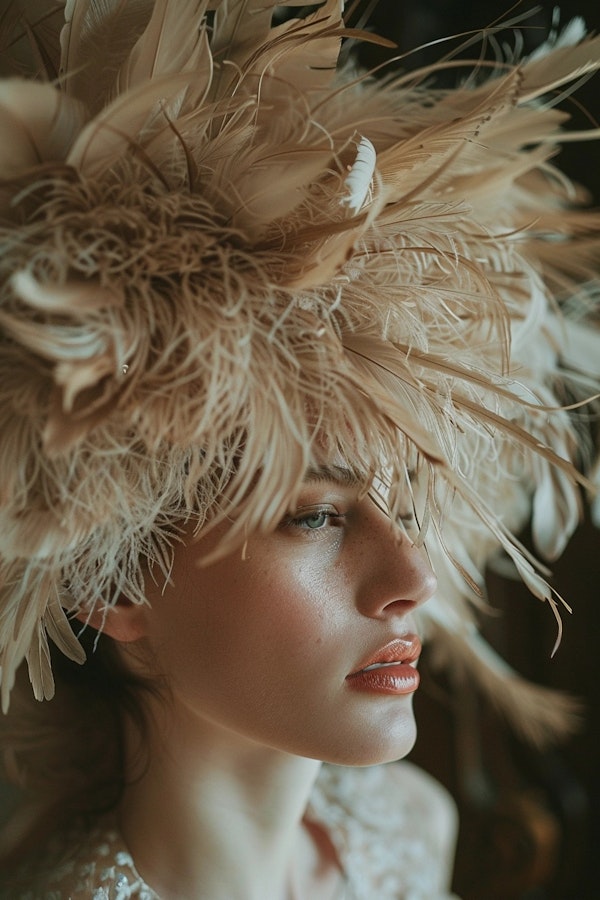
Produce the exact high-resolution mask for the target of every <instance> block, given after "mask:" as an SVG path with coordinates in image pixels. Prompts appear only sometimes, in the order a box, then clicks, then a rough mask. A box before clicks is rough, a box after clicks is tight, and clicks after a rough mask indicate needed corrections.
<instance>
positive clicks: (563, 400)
mask: <svg viewBox="0 0 600 900" xmlns="http://www.w3.org/2000/svg"><path fill="white" fill-rule="evenodd" d="M301 5H302V3H301V2H300V0H294V2H290V3H289V4H288V6H292V7H294V6H301ZM274 9H275V4H274V3H269V2H265V0H222V2H207V0H185V2H179V0H177V2H175V0H156V2H155V3H153V2H150V0H135V2H129V0H128V2H123V0H103V2H99V0H68V2H67V4H66V6H65V24H64V28H63V30H62V35H61V40H60V46H61V53H62V59H61V61H60V65H59V72H60V77H59V79H58V82H57V83H56V84H50V83H36V82H34V81H33V80H32V81H27V80H25V79H15V80H11V79H8V80H5V81H3V82H1V83H0V126H1V127H0V134H1V135H2V138H1V140H0V162H1V164H2V169H3V172H4V173H5V178H4V181H3V183H2V188H1V191H0V217H1V218H0V223H1V228H0V241H1V245H0V327H1V329H2V337H1V338H0V376H1V377H0V469H1V471H2V473H3V483H2V485H1V489H0V557H1V566H0V581H1V591H2V594H1V603H0V659H1V663H2V704H3V707H4V708H5V709H6V708H7V705H8V701H9V693H10V689H11V686H12V684H13V681H14V673H15V670H16V668H17V666H18V665H19V663H20V662H21V660H22V659H23V658H24V657H27V660H28V663H29V669H30V674H31V678H32V681H33V685H34V690H35V693H36V696H38V697H48V696H51V694H52V690H53V688H52V675H51V672H50V669H49V663H48V645H47V635H49V636H50V638H51V639H52V640H53V641H54V642H55V643H57V644H58V645H59V646H60V647H61V649H62V650H63V651H64V652H65V653H67V654H68V655H69V656H71V657H72V658H74V659H80V658H81V651H80V650H79V649H78V645H76V642H74V641H73V639H72V637H71V632H70V629H69V627H68V623H67V619H66V616H65V613H64V612H63V610H65V611H66V613H67V615H68V614H71V613H73V612H76V611H80V610H89V609H91V608H92V607H93V606H94V605H96V604H98V605H106V604H110V603H112V602H114V601H115V599H116V598H117V597H118V596H119V595H120V594H121V593H125V594H126V595H127V596H128V597H130V598H131V599H132V600H133V601H134V602H143V600H144V586H143V578H142V574H141V571H140V562H139V561H140V559H142V558H144V557H146V558H150V560H155V561H156V562H157V563H158V565H159V566H160V567H161V568H162V569H163V570H168V567H169V558H168V546H169V542H170V541H171V539H172V536H173V534H174V533H175V532H176V529H177V527H178V523H180V522H181V521H182V519H192V520H193V521H195V522H197V525H198V527H199V528H201V527H205V526H207V525H209V524H210V523H212V522H215V521H218V520H219V519H220V518H222V517H225V516H229V515H230V513H231V511H232V509H235V510H236V517H235V523H234V525H233V526H232V528H231V531H230V534H229V539H228V540H227V541H226V542H225V544H224V545H223V548H222V550H223V552H226V551H228V550H230V549H231V548H232V547H234V546H235V545H236V543H240V542H241V541H243V537H244V534H245V533H246V532H247V530H248V529H269V528H272V527H274V526H275V525H276V524H277V522H278V521H279V520H280V518H281V516H282V515H284V514H285V512H286V510H287V509H288V508H289V506H290V503H291V502H292V501H293V498H294V496H295V495H296V493H297V491H298V490H299V487H300V484H301V482H302V478H303V475H304V472H305V470H306V468H307V466H309V465H310V464H311V461H313V456H314V453H315V450H316V448H317V447H318V448H320V449H322V447H323V444H324V443H325V444H326V445H328V446H329V447H330V448H331V449H338V450H341V452H342V453H343V455H344V457H345V458H346V459H347V460H348V462H349V464H350V465H352V466H353V467H354V468H355V469H356V470H358V471H361V472H364V473H365V477H368V476H371V475H373V474H374V473H377V472H378V473H380V474H381V473H385V474H384V481H385V482H386V484H387V487H388V489H389V492H390V497H389V503H390V507H391V512H392V515H395V514H397V513H399V511H400V510H401V509H402V508H403V507H404V504H405V502H406V468H407V466H410V468H411V469H414V470H415V473H416V477H415V480H414V483H413V490H414V502H415V506H416V509H417V512H418V516H419V520H420V522H421V526H422V534H421V538H420V539H421V540H424V541H425V542H426V544H427V546H428V548H431V549H430V552H431V554H432V558H434V559H435V560H436V564H437V567H438V569H439V571H440V572H442V573H443V578H442V585H443V590H444V595H443V596H440V597H439V598H436V600H435V601H434V602H432V603H431V604H429V605H428V608H426V609H425V610H424V611H423V615H424V616H425V617H426V622H425V625H426V627H427V629H428V631H429V633H430V636H431V638H432V640H434V641H435V642H437V643H438V644H439V646H440V648H441V650H440V655H441V656H442V657H447V659H449V660H451V661H453V664H456V663H457V661H460V665H461V666H466V667H468V669H469V671H474V672H475V673H476V674H477V676H478V677H479V678H480V680H481V682H482V684H483V685H484V688H487V689H488V691H489V692H490V693H491V694H493V695H496V696H498V697H500V698H501V699H502V701H503V702H504V706H505V707H506V708H507V710H508V711H509V712H511V713H512V715H513V716H515V717H516V718H517V720H518V721H519V722H520V723H521V724H523V725H524V723H526V722H528V723H529V725H530V728H529V731H530V734H531V735H533V736H534V737H536V738H538V737H539V736H540V735H542V734H544V733H547V732H552V731H556V730H559V728H560V727H561V723H562V721H563V717H562V711H561V714H560V715H559V716H558V717H557V716H556V715H555V710H550V712H548V708H547V707H545V706H544V704H539V703H536V697H537V696H538V695H537V694H535V693H532V691H533V689H532V691H530V692H529V693H528V692H527V691H523V689H522V687H521V686H520V685H519V686H518V689H517V688H515V687H514V686H515V684H516V682H515V681H514V678H513V675H512V674H511V673H508V672H506V671H505V670H503V669H502V667H501V666H499V665H498V663H497V661H496V660H495V659H492V658H491V657H490V656H489V654H488V652H487V650H485V649H484V648H482V645H481V643H480V639H479V638H478V637H477V635H476V632H475V631H474V625H473V623H474V612H473V610H474V608H475V607H477V605H478V604H481V603H482V602H483V601H482V600H481V596H480V594H481V581H482V579H481V572H482V571H483V568H484V567H485V564H486V561H487V560H488V559H489V558H490V557H491V556H492V555H493V554H494V553H495V552H497V550H498V547H502V548H504V550H505V551H506V552H507V553H508V555H509V556H510V557H511V559H512V560H513V561H514V563H515V565H516V567H517V569H518V570H519V572H520V574H521V576H522V577H523V578H524V580H525V581H526V582H527V584H528V585H529V586H530V588H531V589H532V591H533V593H534V594H535V595H536V596H538V597H539V598H540V599H543V600H545V601H546V602H548V603H549V604H550V605H551V606H552V607H553V609H554V610H556V609H557V600H556V598H554V597H553V595H552V592H551V589H550V588H549V587H548V585H547V584H546V581H545V574H546V573H545V570H544V569H543V567H542V566H540V565H539V564H537V563H536V562H535V560H533V559H532V558H531V557H530V556H529V555H528V554H527V552H526V551H525V550H524V548H522V547H521V545H520V544H519V543H518V542H517V540H516V539H515V538H514V537H513V532H514V531H515V530H516V529H518V528H519V527H520V526H521V525H522V523H523V521H524V520H525V518H526V516H527V515H528V511H529V510H530V509H533V531H534V534H535V536H536V539H537V542H538V546H539V550H540V552H542V553H544V554H545V555H546V556H548V557H553V556H554V555H556V554H557V553H558V552H559V551H560V550H561V549H562V547H563V546H564V542H565V540H566V539H567V538H568V535H569V533H570V532H571V531H572V529H573V528H574V526H575V524H576V522H577V520H578V516H579V509H580V503H579V485H580V484H584V483H586V482H585V479H584V478H583V476H581V475H580V474H578V472H577V470H576V468H575V465H574V464H575V463H576V462H577V454H578V446H579V443H580V434H579V431H578V426H577V422H576V418H574V416H573V415H571V414H569V413H568V412H567V411H566V410H565V409H563V408H561V407H563V406H564V405H565V404H567V403H568V404H572V403H575V402H577V401H578V400H579V399H580V398H583V397H584V396H589V395H590V394H592V393H594V392H595V391H596V389H597V382H598V376H599V375H600V372H599V371H598V364H597V360H598V359H599V358H600V341H599V339H598V336H597V335H596V334H593V333H592V332H591V331H590V330H589V329H587V328H586V326H585V323H584V322H582V321H579V322H577V323H573V322H571V321H570V320H569V318H568V317H566V313H565V317H564V318H563V316H562V315H561V313H560V312H559V306H560V303H562V302H563V301H564V300H565V298H566V297H567V296H568V295H573V296H574V298H575V299H574V301H573V303H570V304H569V310H571V311H573V310H576V309H577V308H578V307H582V306H586V307H587V308H590V307H591V306H593V303H592V299H591V298H592V292H591V291H590V290H588V288H587V287H586V284H587V283H588V282H591V281H592V280H593V279H594V278H595V277H596V275H597V263H598V256H599V252H600V236H599V232H600V217H599V216H598V215H597V214H593V213H587V212H585V211H583V210H581V209H580V208H578V205H579V204H580V199H581V194H580V192H579V191H578V189H576V188H575V187H574V186H573V185H571V184H570V183H569V182H568V181H567V180H566V179H565V178H564V177H563V176H562V175H560V173H558V172H557V171H556V169H555V168H554V167H553V165H552V163H551V157H552V156H553V154H554V152H555V149H556V146H557V145H558V144H559V143H560V141H561V140H562V139H569V133H568V132H567V131H565V130H563V129H564V126H565V124H566V119H567V117H566V116H565V114H564V113H563V112H561V111H560V110H557V109H556V108H555V103H554V100H553V92H557V91H559V92H560V91H562V90H563V89H565V90H568V89H569V88H568V86H569V85H570V84H571V82H573V81H574V80H576V79H578V78H580V77H581V76H584V75H585V76H587V75H589V74H590V73H592V72H593V71H595V70H596V69H597V68H598V67H600V39H599V38H591V39H585V38H583V37H582V35H581V34H580V29H579V27H578V28H576V29H575V30H574V31H573V30H572V31H571V32H570V37H569V35H567V39H563V40H560V39H559V40H557V41H556V42H555V43H556V47H555V48H554V49H547V51H546V53H545V54H544V53H538V54H536V55H535V56H534V57H532V59H531V60H529V61H527V60H524V61H523V62H522V63H519V64H516V65H515V64H513V63H511V64H509V63H506V64H500V63H498V64H497V66H496V69H495V70H490V71H489V72H488V75H487V76H486V77H485V79H484V80H481V81H480V83H477V84H474V83H472V82H469V83H468V84H467V85H465V86H464V87H459V88H457V89H454V90H436V89H434V88H431V87H427V86H426V82H427V80H428V78H429V76H431V75H434V74H435V69H436V67H435V66H433V67H430V68H429V69H427V70H425V71H423V72H420V73H411V74H410V75H399V76H397V77H396V78H395V79H389V80H388V81H386V82H385V84H380V83H377V82H375V81H374V80H373V79H370V78H368V77H366V76H364V77H363V76H361V77H356V74H355V72H354V71H353V70H352V69H350V68H342V69H341V70H339V71H336V60H337V57H338V53H339V50H340V42H341V40H342V37H343V35H344V33H345V29H344V22H343V19H342V8H341V3H340V0H326V2H324V3H323V4H322V5H321V6H320V7H319V8H318V9H317V10H316V11H313V12H312V13H310V15H308V16H307V17H306V18H291V19H290V20H289V21H286V22H284V23H282V24H275V22H274V21H273V13H274ZM353 36H354V35H353ZM585 136H586V137H590V138H591V137H594V138H597V137H600V134H599V133H598V132H597V131H596V132H591V131H590V133H589V134H587V135H585ZM569 314H570V313H569ZM577 315H578V314H577ZM382 477H383V476H382ZM457 671H458V668H457ZM524 730H527V728H526V727H525V725H524Z"/></svg>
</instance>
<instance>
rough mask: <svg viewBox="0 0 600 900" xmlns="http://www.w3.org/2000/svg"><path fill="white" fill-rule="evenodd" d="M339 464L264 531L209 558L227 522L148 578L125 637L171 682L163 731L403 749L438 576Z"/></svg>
mask: <svg viewBox="0 0 600 900" xmlns="http://www.w3.org/2000/svg"><path fill="white" fill-rule="evenodd" d="M363 493H364V492H361V490H360V486H359V485H358V484H357V483H356V482H355V480H354V479H353V477H352V475H351V474H350V473H349V471H348V470H346V469H343V468H338V467H329V468H326V469H322V470H321V469H319V470H317V471H315V472H314V473H312V474H311V475H310V476H309V477H308V478H307V479H306V481H305V483H304V485H303V488H302V490H301V493H300V496H299V497H298V501H297V503H296V506H295V508H294V509H293V510H292V511H290V513H289V515H287V516H285V517H284V519H283V520H282V521H281V522H280V524H279V526H278V527H277V528H276V529H275V530H274V531H272V532H270V533H267V534H257V535H254V536H252V537H250V538H249V539H248V541H247V543H246V544H245V546H244V549H243V551H241V550H238V551H236V552H234V553H232V554H230V555H228V556H226V557H225V558H221V559H219V560H218V561H217V562H213V563H211V564H210V565H206V566H202V564H201V561H202V559H203V557H206V556H207V555H209V554H210V553H211V552H212V551H213V550H214V549H215V547H216V546H217V545H218V542H219V539H220V537H222V535H223V531H224V528H225V526H219V527H217V528H216V529H215V530H213V531H211V532H209V534H207V535H206V536H204V537H203V538H201V539H200V540H199V541H196V542H194V541H192V540H190V541H189V542H188V543H186V544H185V545H181V546H179V547H177V548H176V550H175V559H174V565H173V569H172V573H171V582H170V583H169V585H168V586H167V587H166V588H165V589H164V590H161V589H160V588H159V587H158V586H157V585H155V584H153V583H152V582H151V581H150V579H148V599H149V601H150V605H149V606H147V607H136V608H135V609H134V610H133V611H132V612H131V614H132V615H133V616H135V617H137V618H136V622H137V624H136V628H135V635H134V636H135V637H140V638H141V643H140V644H139V646H142V647H144V646H145V647H147V648H148V649H149V652H148V653H147V655H146V658H147V659H148V660H150V662H149V663H148V665H149V666H150V668H151V670H152V672H151V673H152V674H154V675H159V676H163V677H164V679H165V680H166V683H167V684H168V686H169V699H168V700H167V704H168V715H169V717H170V719H171V726H172V727H178V723H179V724H181V723H184V722H185V727H186V728H188V729H189V728H192V729H196V728H197V729H199V730H200V731H199V733H200V732H201V733H202V735H203V739H205V737H206V735H207V734H211V735H213V736H214V738H215V741H217V742H218V741H219V740H222V739H224V738H225V739H230V740H240V741H251V742H255V743H258V744H260V745H263V746H266V747H269V748H273V749H277V750H282V751H286V752H288V753H292V754H296V755H300V756H306V757H311V758H315V759H322V760H325V761H329V762H335V763H340V764H349V765H370V764H373V763H378V762H384V761H390V760H393V759H398V758H400V757H402V756H404V755H405V754H406V753H407V752H408V751H409V750H410V749H411V747H412V745H413V742H414V739H415V722H414V718H413V711H412V701H413V694H414V691H415V689H416V687H417V685H418V673H417V671H416V668H415V666H416V661H417V657H418V654H419V650H420V644H419V639H418V635H417V632H416V625H415V618H414V612H415V610H416V608H417V607H418V605H419V604H421V603H423V602H424V601H425V600H427V598H428V597H430V596H431V594H432V592H433V590H434V588H435V578H434V575H433V573H432V571H431V569H430V567H429V564H428V563H427V561H426V559H425V556H424V554H423V552H422V550H420V549H418V548H417V547H415V546H414V545H413V544H412V542H411V540H410V539H409V538H408V537H407V536H406V534H404V533H402V532H401V530H400V529H399V528H398V527H394V526H392V524H391V522H390V519H389V518H388V516H387V515H386V514H385V513H384V512H383V511H382V510H381V509H380V508H379V506H378V505H376V504H375V503H374V502H373V500H372V499H371V498H370V497H369V496H364V495H363Z"/></svg>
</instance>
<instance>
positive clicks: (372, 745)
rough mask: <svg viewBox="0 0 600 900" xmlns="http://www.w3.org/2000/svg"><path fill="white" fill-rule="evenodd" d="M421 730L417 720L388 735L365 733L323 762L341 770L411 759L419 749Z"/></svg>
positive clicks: (403, 724) (399, 727)
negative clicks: (342, 768) (344, 767)
mask: <svg viewBox="0 0 600 900" xmlns="http://www.w3.org/2000/svg"><path fill="white" fill-rule="evenodd" d="M416 738H417V726H416V723H415V720H414V718H412V716H411V718H410V720H408V721H403V722H401V723H398V724H397V725H396V726H394V727H393V728H391V729H387V730H385V731H379V732H378V731H377V730H376V729H373V730H371V731H370V732H369V733H364V732H362V733H361V734H360V735H359V736H358V737H354V738H353V739H350V740H348V741H347V742H346V743H345V744H344V746H343V747H342V748H340V749H339V750H338V749H337V748H336V751H335V752H333V753H330V754H328V756H327V757H325V758H323V762H328V763H333V764H334V765H338V766H377V765H381V764H383V763H389V762H396V761H397V760H399V759H403V758H404V757H405V756H407V755H408V754H409V753H410V751H411V750H412V748H413V747H414V745H415V741H416Z"/></svg>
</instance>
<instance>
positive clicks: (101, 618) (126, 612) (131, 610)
mask: <svg viewBox="0 0 600 900" xmlns="http://www.w3.org/2000/svg"><path fill="white" fill-rule="evenodd" d="M75 618H76V619H78V620H79V621H80V622H83V623H84V624H86V625H91V626H92V628H95V629H96V630H97V631H101V632H102V633H103V634H108V635H109V636H110V637H111V638H113V639H114V640H115V641H119V642H120V643H122V644H130V643H131V642H132V641H138V640H139V639H140V638H143V637H146V634H147V627H146V608H145V606H144V605H143V604H141V603H132V602H131V600H128V599H127V597H124V596H123V595H121V597H120V598H119V599H118V601H117V603H116V604H115V605H114V606H110V607H109V608H108V609H107V610H104V609H93V610H92V612H91V613H90V612H88V611H86V610H82V611H81V612H79V613H77V615H76V616H75Z"/></svg>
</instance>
